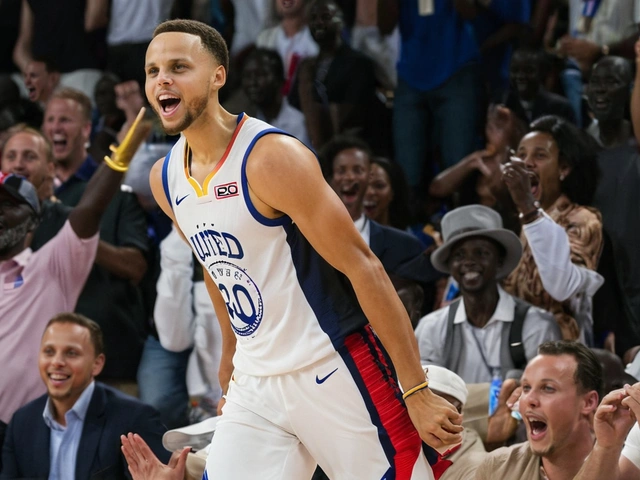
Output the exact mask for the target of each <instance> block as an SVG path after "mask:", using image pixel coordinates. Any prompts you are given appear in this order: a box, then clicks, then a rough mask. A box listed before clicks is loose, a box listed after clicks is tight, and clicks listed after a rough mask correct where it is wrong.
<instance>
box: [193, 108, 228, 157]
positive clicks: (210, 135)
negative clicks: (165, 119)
mask: <svg viewBox="0 0 640 480" xmlns="http://www.w3.org/2000/svg"><path fill="white" fill-rule="evenodd" d="M237 118H238V117H237V115H232V114H230V113H229V112H227V111H226V110H224V109H223V108H220V109H218V110H217V111H215V112H213V113H211V114H208V115H205V114H203V115H202V116H201V117H200V118H198V119H197V120H196V121H195V122H193V124H192V125H191V126H190V127H189V128H187V129H186V130H185V131H184V132H183V134H184V136H185V138H186V139H187V143H188V144H189V147H190V148H191V152H192V155H193V162H196V163H199V164H215V163H217V162H218V160H220V151H223V152H224V151H225V150H226V148H227V146H228V145H229V143H230V142H231V139H232V138H233V134H234V132H235V130H236V126H237Z"/></svg>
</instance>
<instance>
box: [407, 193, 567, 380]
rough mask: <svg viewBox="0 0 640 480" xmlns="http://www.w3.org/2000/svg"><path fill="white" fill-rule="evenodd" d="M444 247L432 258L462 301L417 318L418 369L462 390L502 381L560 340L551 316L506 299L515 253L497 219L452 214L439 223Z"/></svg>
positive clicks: (471, 209)
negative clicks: (434, 368) (453, 378)
mask: <svg viewBox="0 0 640 480" xmlns="http://www.w3.org/2000/svg"><path fill="white" fill-rule="evenodd" d="M442 234H443V238H444V240H445V242H444V244H443V245H442V246H440V247H439V248H438V249H437V250H436V251H435V252H433V254H432V255H431V262H432V263H433V266H434V267H435V268H436V269H438V270H440V271H442V272H445V273H449V274H451V276H452V277H453V278H454V280H455V281H456V282H457V283H458V285H459V286H460V292H461V294H462V298H461V299H460V300H458V301H454V302H453V303H452V304H451V305H448V306H446V307H444V308H442V309H440V310H437V311H435V312H433V313H430V314H429V315H427V316H426V317H424V318H423V319H422V320H421V321H420V323H419V324H418V327H417V328H416V332H415V333H416V337H417V339H418V346H419V348H420V359H421V361H422V363H434V364H436V365H440V366H443V367H445V368H448V369H449V370H452V371H453V372H455V373H457V374H458V375H460V376H461V377H462V378H463V380H464V381H465V382H466V383H483V382H490V381H492V379H494V378H496V377H500V378H502V379H504V378H505V376H506V373H507V372H508V371H509V370H512V369H521V368H524V366H525V365H526V362H527V360H530V359H531V358H533V357H534V356H535V355H536V352H537V348H538V346H539V345H540V344H541V343H543V342H545V341H548V340H558V339H560V330H559V328H558V326H557V324H556V322H555V320H554V319H553V317H552V316H551V314H549V313H547V312H545V311H544V310H540V309H539V308H536V307H533V306H531V305H529V304H527V303H525V302H523V301H522V300H520V299H518V298H516V297H513V296H511V295H509V294H508V293H506V292H505V291H504V290H503V289H502V287H500V285H499V282H500V280H501V279H503V278H505V277H506V276H507V275H508V274H509V273H510V272H511V271H512V270H513V269H514V268H515V266H516V265H517V264H518V261H519V260H520V257H521V255H522V246H521V244H520V240H519V239H518V237H517V236H516V235H515V234H514V233H513V232H511V231H510V230H507V229H505V228H503V227H502V220H501V218H500V215H499V214H498V213H497V212H496V211H494V210H492V209H490V208H488V207H484V206H481V205H470V206H466V207H460V208H456V209H455V210H452V211H451V212H449V213H447V214H446V215H445V216H444V217H443V219H442Z"/></svg>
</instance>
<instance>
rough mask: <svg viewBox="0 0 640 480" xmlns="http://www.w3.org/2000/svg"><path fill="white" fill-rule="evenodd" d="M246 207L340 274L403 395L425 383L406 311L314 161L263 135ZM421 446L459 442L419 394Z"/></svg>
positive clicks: (444, 410)
mask: <svg viewBox="0 0 640 480" xmlns="http://www.w3.org/2000/svg"><path fill="white" fill-rule="evenodd" d="M247 179H248V184H249V189H250V195H251V200H252V201H253V203H254V205H255V206H256V208H257V209H258V211H260V213H262V214H263V215H264V216H266V217H269V218H275V217H277V216H280V215H282V214H283V213H286V214H287V215H289V216H290V217H291V219H292V220H293V221H294V222H295V223H296V224H297V225H298V227H299V229H300V231H301V232H302V234H303V235H304V236H305V238H306V239H307V240H308V241H309V242H310V244H311V245H312V246H313V248H314V249H315V250H316V251H317V252H318V253H319V254H320V255H321V256H322V257H323V258H324V259H325V260H326V261H327V262H329V263H330V264H331V265H332V266H333V267H334V268H336V269H337V270H339V271H341V272H342V273H344V274H345V275H346V276H347V277H348V278H349V280H350V281H351V284H352V285H353V288H354V291H355V293H356V296H357V298H358V301H359V303H360V305H361V307H362V309H363V311H364V313H365V315H366V316H367V318H368V319H369V321H370V323H371V325H372V326H373V328H374V329H375V331H376V333H377V335H378V336H379V338H380V340H381V341H382V343H383V344H384V346H385V348H386V349H387V351H388V353H389V355H390V357H391V359H392V361H393V363H394V366H395V368H396V371H397V372H398V377H399V380H400V383H401V384H402V385H403V387H404V389H405V390H408V389H410V388H412V387H414V386H416V385H419V384H421V383H423V382H424V380H425V377H424V373H423V371H422V368H421V366H420V357H419V354H418V346H417V342H416V340H415V336H414V334H413V330H412V328H411V323H410V321H409V318H408V316H407V313H406V310H405V308H404V306H403V305H402V303H401V301H400V299H399V298H398V296H397V294H396V293H395V290H394V288H393V285H392V284H391V282H390V280H389V278H388V276H387V274H386V272H385V271H384V268H383V267H382V265H381V263H380V261H379V260H378V258H377V257H376V256H375V255H374V254H373V253H372V252H371V250H370V249H369V247H368V246H367V244H366V243H365V242H364V240H363V239H362V237H361V236H360V234H359V232H358V231H357V230H356V228H355V226H354V224H353V222H352V220H351V218H350V217H349V214H348V213H347V211H346V210H345V208H344V205H343V204H342V202H341V201H340V199H339V198H338V197H337V196H336V194H335V193H334V192H333V190H332V189H331V187H330V186H329V185H328V184H327V183H326V181H325V180H324V178H323V177H322V173H321V171H320V166H319V165H318V162H317V160H316V159H315V157H314V156H313V154H312V153H311V152H310V151H309V150H308V149H307V148H306V147H304V146H303V145H302V144H301V143H300V142H298V141H297V140H295V139H293V138H290V137H286V136H283V135H267V136H265V137H263V138H262V139H260V140H259V141H258V142H257V143H256V146H255V147H254V149H253V151H252V153H251V155H250V157H249V160H248V162H247ZM406 404H407V407H408V410H409V415H410V417H411V420H412V421H413V423H414V425H415V426H416V428H417V430H418V432H419V433H420V436H421V438H422V439H423V440H424V441H425V442H427V443H428V444H429V445H431V446H433V447H436V448H437V447H441V446H443V445H447V444H452V443H457V442H459V441H461V437H460V435H459V432H461V431H462V427H461V426H460V423H461V420H462V419H461V416H460V415H459V414H458V412H457V411H456V410H455V409H454V408H453V406H451V405H450V404H449V403H448V402H446V401H444V400H443V399H441V398H440V397H437V396H436V395H434V394H432V393H431V391H430V390H428V389H423V390H420V391H419V392H417V393H416V394H414V395H412V396H411V397H409V398H408V399H407V401H406Z"/></svg>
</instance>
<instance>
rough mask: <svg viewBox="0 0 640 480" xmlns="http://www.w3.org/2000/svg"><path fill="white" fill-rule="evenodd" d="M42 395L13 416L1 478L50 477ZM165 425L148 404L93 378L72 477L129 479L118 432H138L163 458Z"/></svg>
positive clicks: (83, 479) (166, 456)
mask: <svg viewBox="0 0 640 480" xmlns="http://www.w3.org/2000/svg"><path fill="white" fill-rule="evenodd" d="M46 402H47V395H43V396H41V397H39V398H37V399H35V400H33V401H32V402H30V403H28V404H27V405H25V406H24V407H22V408H21V409H19V410H18V411H17V412H16V413H15V414H14V415H13V418H12V419H11V422H10V423H9V427H8V428H7V434H6V437H5V441H4V446H3V448H2V473H0V479H18V478H22V479H30V480H32V479H47V478H48V477H49V465H50V460H49V438H50V430H49V427H47V425H46V424H45V423H44V419H43V418H42V412H43V411H44V407H45V404H46ZM165 431H166V428H165V427H164V426H163V425H162V423H161V422H160V416H159V414H158V412H156V410H154V409H153V408H152V407H150V406H148V405H145V404H144V403H142V402H140V401H138V400H136V399H135V398H132V397H128V396H126V395H124V394H122V393H120V392H118V391H117V390H114V389H112V388H110V387H107V386H106V385H103V384H101V383H98V382H96V385H95V390H94V392H93V396H92V397H91V402H90V403H89V409H88V410H87V415H86V417H85V420H84V426H83V428H82V436H81V438H80V444H79V446H78V456H77V460H76V480H89V479H92V480H98V479H103V480H111V479H114V480H115V479H122V478H131V476H130V475H129V472H128V470H127V462H126V460H125V459H124V456H123V455H122V452H121V451H120V435H123V434H127V433H129V432H134V433H138V434H140V436H141V437H142V438H144V440H145V441H146V442H147V443H148V444H149V447H150V448H151V450H153V452H154V453H155V454H156V455H157V456H158V458H160V460H161V461H162V462H164V463H167V462H168V460H169V457H170V456H171V452H168V451H167V450H165V449H164V447H163V446H162V435H163V434H164V432H165Z"/></svg>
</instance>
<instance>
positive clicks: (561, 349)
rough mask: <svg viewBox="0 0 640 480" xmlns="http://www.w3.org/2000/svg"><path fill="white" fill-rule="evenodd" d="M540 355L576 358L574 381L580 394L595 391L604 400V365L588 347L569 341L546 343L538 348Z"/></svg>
mask: <svg viewBox="0 0 640 480" xmlns="http://www.w3.org/2000/svg"><path fill="white" fill-rule="evenodd" d="M538 355H550V356H554V357H558V356H560V355H570V356H572V357H573V358H575V360H576V363H577V364H578V366H577V367H576V372H575V374H574V379H575V382H576V385H577V386H578V388H579V390H580V392H581V393H587V392H590V391H592V390H595V391H596V392H597V393H598V398H599V399H601V398H602V396H603V395H602V393H603V391H604V381H603V378H602V365H601V364H600V361H599V360H598V357H596V355H595V354H594V353H593V352H592V351H591V350H590V349H589V348H588V347H585V346H584V345H583V344H581V343H580V342H570V341H567V340H559V341H555V342H545V343H543V344H542V345H540V346H539V347H538Z"/></svg>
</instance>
